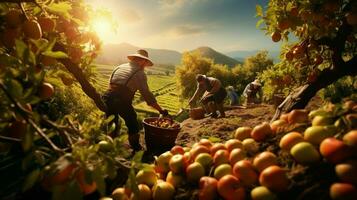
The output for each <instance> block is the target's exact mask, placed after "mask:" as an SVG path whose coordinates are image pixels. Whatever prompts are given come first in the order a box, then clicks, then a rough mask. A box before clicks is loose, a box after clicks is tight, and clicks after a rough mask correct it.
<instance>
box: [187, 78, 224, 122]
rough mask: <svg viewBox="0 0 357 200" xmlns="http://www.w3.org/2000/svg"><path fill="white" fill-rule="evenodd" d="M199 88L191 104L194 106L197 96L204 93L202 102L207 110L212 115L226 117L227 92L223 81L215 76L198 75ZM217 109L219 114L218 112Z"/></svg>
mask: <svg viewBox="0 0 357 200" xmlns="http://www.w3.org/2000/svg"><path fill="white" fill-rule="evenodd" d="M196 81H197V89H196V91H195V93H194V95H193V96H192V98H191V99H190V101H189V104H190V106H192V105H193V104H194V103H195V102H196V100H197V98H198V97H199V96H201V95H202V93H204V94H203V96H202V98H201V100H200V102H201V103H202V104H203V106H204V109H205V110H206V112H208V113H209V116H210V117H213V118H217V117H225V116H226V115H225V113H224V108H223V102H224V99H225V98H226V96H227V92H226V90H225V89H224V87H222V84H221V82H220V81H219V80H218V79H216V78H213V77H207V76H205V75H202V74H198V75H197V76H196ZM217 110H218V111H219V114H220V115H218V114H217Z"/></svg>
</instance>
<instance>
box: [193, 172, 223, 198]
mask: <svg viewBox="0 0 357 200" xmlns="http://www.w3.org/2000/svg"><path fill="white" fill-rule="evenodd" d="M217 184H218V181H217V179H215V178H212V177H209V176H204V177H202V178H201V179H200V183H199V188H200V190H199V193H198V199H199V200H214V199H216V198H217V197H218V191H217Z"/></svg>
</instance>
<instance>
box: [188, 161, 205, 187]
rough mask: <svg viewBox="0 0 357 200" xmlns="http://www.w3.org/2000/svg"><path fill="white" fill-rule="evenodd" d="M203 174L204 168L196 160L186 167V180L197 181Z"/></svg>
mask: <svg viewBox="0 0 357 200" xmlns="http://www.w3.org/2000/svg"><path fill="white" fill-rule="evenodd" d="M204 175H205V168H204V167H203V166H202V165H201V164H200V163H198V162H193V163H192V164H190V165H189V166H187V168H186V178H187V181H189V182H191V183H198V181H199V180H200V178H201V177H202V176H204Z"/></svg>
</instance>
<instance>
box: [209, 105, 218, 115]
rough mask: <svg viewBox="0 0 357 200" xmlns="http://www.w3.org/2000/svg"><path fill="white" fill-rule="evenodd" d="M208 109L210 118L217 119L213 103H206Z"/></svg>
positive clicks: (215, 107)
mask: <svg viewBox="0 0 357 200" xmlns="http://www.w3.org/2000/svg"><path fill="white" fill-rule="evenodd" d="M208 107H209V110H210V112H211V113H210V114H209V116H210V117H212V118H217V116H218V115H217V106H216V104H215V103H214V102H209V103H208Z"/></svg>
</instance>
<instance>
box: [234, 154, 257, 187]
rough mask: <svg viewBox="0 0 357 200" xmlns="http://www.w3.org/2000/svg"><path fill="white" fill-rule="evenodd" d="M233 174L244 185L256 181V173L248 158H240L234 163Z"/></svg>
mask: <svg viewBox="0 0 357 200" xmlns="http://www.w3.org/2000/svg"><path fill="white" fill-rule="evenodd" d="M233 174H234V176H236V177H237V178H238V179H239V180H240V181H241V182H242V184H243V185H245V186H251V185H253V184H255V183H256V182H258V174H257V172H256V171H255V170H254V166H253V165H252V163H251V162H250V161H249V160H241V161H238V162H237V163H236V164H234V166H233Z"/></svg>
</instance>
